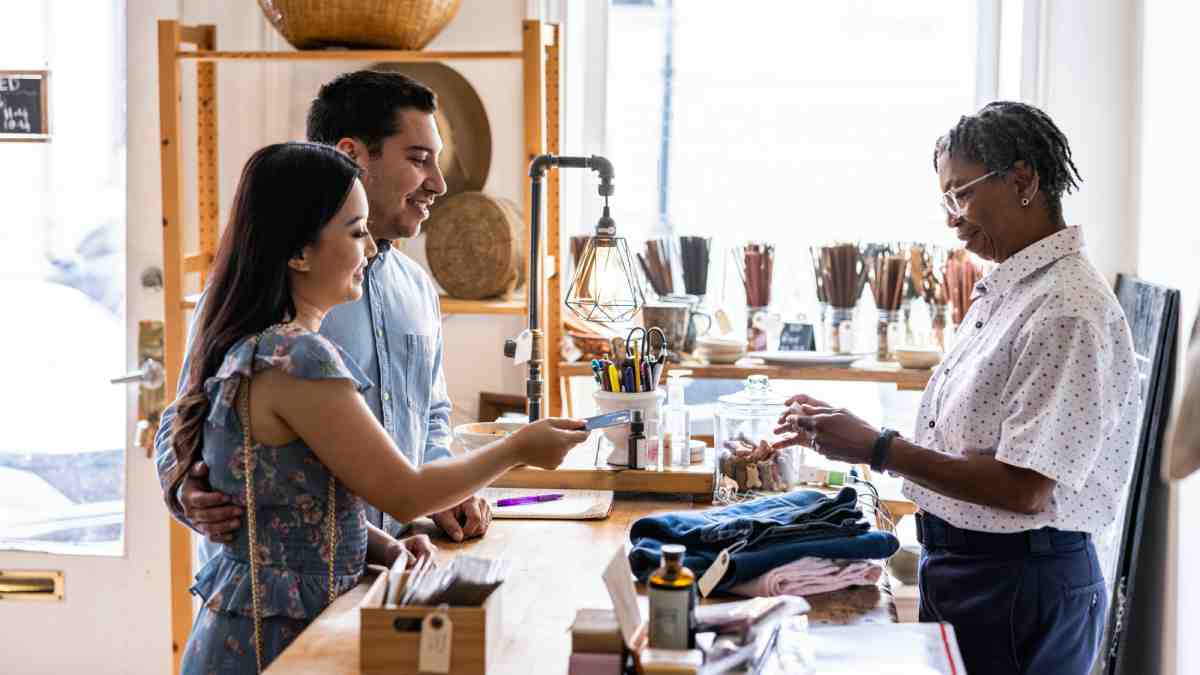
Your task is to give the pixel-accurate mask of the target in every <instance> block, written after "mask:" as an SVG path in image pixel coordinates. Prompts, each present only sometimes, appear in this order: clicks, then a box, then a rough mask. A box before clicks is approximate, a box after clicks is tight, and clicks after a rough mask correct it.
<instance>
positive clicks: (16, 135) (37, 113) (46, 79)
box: [0, 70, 50, 141]
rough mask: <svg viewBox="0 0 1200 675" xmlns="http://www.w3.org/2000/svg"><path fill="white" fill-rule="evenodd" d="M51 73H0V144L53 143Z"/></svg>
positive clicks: (42, 71)
mask: <svg viewBox="0 0 1200 675" xmlns="http://www.w3.org/2000/svg"><path fill="white" fill-rule="evenodd" d="M49 91H50V72H49V71H46V70H34V71H16V70H0V141H46V140H49V139H50V123H49V120H50V116H49V106H48V105H47V98H48V96H49Z"/></svg>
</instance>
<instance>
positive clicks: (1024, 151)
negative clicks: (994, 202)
mask: <svg viewBox="0 0 1200 675" xmlns="http://www.w3.org/2000/svg"><path fill="white" fill-rule="evenodd" d="M942 153H945V154H946V156H948V157H959V158H962V159H967V160H970V161H974V162H979V163H980V164H983V165H984V166H986V167H987V169H988V171H1000V172H1003V171H1007V170H1009V169H1011V168H1012V165H1013V164H1014V163H1016V162H1017V161H1019V160H1025V163H1026V164H1028V165H1029V166H1030V167H1031V168H1032V169H1033V170H1034V171H1036V172H1037V175H1038V184H1039V189H1040V190H1041V191H1042V193H1043V194H1045V195H1046V204H1047V209H1048V210H1049V212H1050V220H1051V221H1052V222H1060V221H1061V220H1062V195H1063V192H1067V193H1070V192H1073V191H1074V190H1078V189H1079V183H1078V182H1076V179H1079V180H1080V181H1082V180H1083V178H1082V177H1081V176H1080V175H1079V170H1078V169H1076V168H1075V162H1073V161H1072V160H1071V146H1070V144H1069V143H1067V137H1066V136H1064V135H1063V132H1062V131H1061V130H1059V128H1058V126H1057V125H1055V124H1054V121H1053V120H1051V119H1050V116H1049V115H1047V114H1046V113H1044V112H1042V111H1041V110H1039V109H1038V108H1035V107H1033V106H1031V105H1028V104H1025V103H1016V102H1013V101H993V102H992V103H989V104H987V105H985V106H984V107H983V108H981V109H980V110H979V112H977V113H975V114H974V115H964V116H963V117H961V118H959V120H958V124H956V125H955V126H954V128H953V129H951V130H950V131H949V132H947V133H946V135H945V136H942V137H941V138H939V139H938V140H937V143H936V144H935V145H934V148H933V169H934V171H936V170H937V160H938V156H939V155H941V154H942Z"/></svg>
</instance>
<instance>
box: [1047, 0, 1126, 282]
mask: <svg viewBox="0 0 1200 675" xmlns="http://www.w3.org/2000/svg"><path fill="white" fill-rule="evenodd" d="M1140 4H1141V3H1140V2H1130V1H1128V0H1095V1H1093V2H1069V1H1062V0H1046V5H1045V12H1044V15H1043V20H1044V22H1045V25H1044V27H1043V30H1042V34H1043V36H1044V43H1043V46H1042V54H1041V58H1042V64H1043V65H1042V70H1041V82H1040V90H1041V91H1040V96H1039V98H1040V100H1039V101H1037V103H1039V104H1040V105H1041V106H1042V107H1043V109H1045V110H1046V112H1047V113H1048V114H1049V115H1050V116H1051V117H1052V118H1053V119H1054V121H1055V122H1056V123H1057V124H1058V125H1059V127H1060V128H1062V130H1063V133H1065V134H1066V136H1067V139H1068V140H1069V141H1070V142H1071V149H1072V151H1073V154H1074V160H1075V164H1076V166H1077V167H1078V168H1079V173H1080V175H1082V176H1083V182H1082V184H1081V189H1080V191H1079V192H1078V193H1075V194H1072V195H1069V196H1066V197H1064V199H1063V214H1064V216H1065V217H1066V220H1067V223H1068V224H1071V225H1082V226H1083V228H1084V237H1085V241H1086V242H1087V245H1088V249H1089V252H1090V254H1091V258H1092V261H1093V262H1094V263H1095V264H1096V266H1097V267H1098V268H1099V269H1100V271H1101V272H1103V273H1104V276H1105V277H1106V278H1107V279H1109V281H1114V280H1115V279H1116V274H1117V273H1118V272H1134V271H1136V270H1137V262H1138V258H1137V243H1138V238H1137V218H1136V215H1137V211H1136V197H1137V184H1138V180H1137V172H1136V160H1137V152H1136V148H1137V145H1136V144H1137V141H1138V124H1137V122H1138V120H1137V111H1138V95H1139V90H1138V84H1137V83H1138V76H1139V74H1140V73H1139V66H1140V50H1141V40H1140V31H1139V30H1138V23H1137V22H1138V16H1137V14H1138V11H1137V10H1138V7H1139V6H1140Z"/></svg>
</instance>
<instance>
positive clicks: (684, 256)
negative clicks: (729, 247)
mask: <svg viewBox="0 0 1200 675" xmlns="http://www.w3.org/2000/svg"><path fill="white" fill-rule="evenodd" d="M711 249H712V238H711V237H692V236H683V237H680V238H679V263H680V268H681V270H682V272H683V291H684V292H685V293H687V294H688V295H694V296H696V297H697V298H698V299H699V302H700V303H703V302H704V297H705V296H706V295H707V294H708V260H709V251H710V250H711Z"/></svg>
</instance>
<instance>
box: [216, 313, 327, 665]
mask: <svg viewBox="0 0 1200 675" xmlns="http://www.w3.org/2000/svg"><path fill="white" fill-rule="evenodd" d="M261 341H262V336H261V335H259V336H256V337H255V338H254V351H253V353H252V354H251V355H250V373H251V375H250V377H245V376H243V377H242V381H241V383H240V384H239V385H238V418H239V421H240V422H241V425H242V469H243V471H242V473H243V474H244V477H245V484H246V495H245V501H246V514H247V516H248V518H247V519H246V524H247V527H249V530H248V531H247V542H246V549H247V555H249V557H250V598H251V603H252V605H253V613H254V660H255V664H256V665H257V668H258V672H259V673H261V672H262V669H263V646H262V644H263V643H262V590H261V588H260V586H259V583H258V546H257V543H258V514H257V504H256V501H257V500H256V499H255V495H254V466H253V462H252V461H251V458H250V456H251V451H252V449H253V448H254V442H253V440H252V439H251V437H250V379H251V378H252V377H253V373H254V361H255V359H257V358H258V345H259V343H260V342H261ZM336 497H337V479H336V478H334V476H333V472H332V471H330V473H329V489H328V495H327V497H326V503H327V504H328V507H327V509H326V511H325V534H326V536H327V537H328V538H329V604H331V605H332V604H333V601H334V598H336V597H337V588H336V586H335V584H334V577H333V561H334V559H335V558H337V544H338V541H337V501H336Z"/></svg>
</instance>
